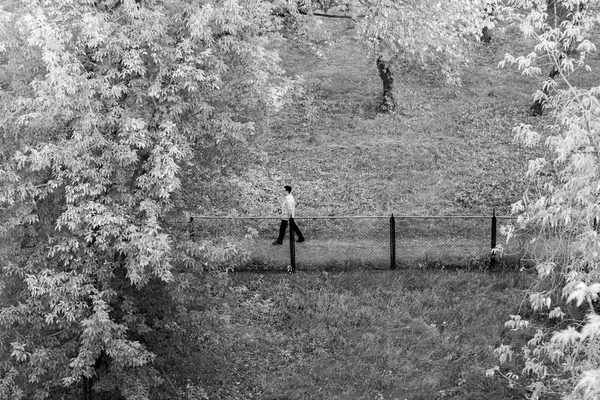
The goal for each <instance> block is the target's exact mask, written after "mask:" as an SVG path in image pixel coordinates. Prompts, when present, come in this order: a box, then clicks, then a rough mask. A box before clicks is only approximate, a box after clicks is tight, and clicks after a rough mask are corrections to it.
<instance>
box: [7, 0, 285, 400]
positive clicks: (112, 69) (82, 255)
mask: <svg viewBox="0 0 600 400" xmlns="http://www.w3.org/2000/svg"><path fill="white" fill-rule="evenodd" d="M272 8H273V5H272V4H271V3H268V2H259V1H252V0H251V1H225V2H218V3H206V4H204V3H203V4H200V3H199V2H194V1H177V0H172V1H150V0H148V1H133V0H123V1H120V0H119V1H113V0H106V1H84V2H81V1H73V0H61V1H54V0H53V1H39V2H30V1H13V2H3V4H2V9H1V11H0V21H1V28H0V29H1V31H2V42H1V44H0V51H1V53H0V62H1V65H0V71H1V74H0V80H1V82H0V84H1V85H2V92H1V93H2V94H1V96H2V97H1V99H0V109H1V111H0V113H1V115H2V117H1V119H2V124H1V126H0V134H1V136H0V137H1V138H2V146H1V147H2V159H1V166H0V180H1V181H2V185H1V189H0V217H1V220H2V223H1V224H0V225H1V226H2V232H1V234H2V242H1V244H2V252H3V257H2V260H3V261H2V282H3V283H2V290H1V293H2V294H0V300H1V306H2V309H1V311H0V326H1V328H0V332H1V333H0V354H1V359H2V363H1V364H0V371H1V373H0V376H1V377H2V378H0V398H6V399H9V398H10V399H19V398H38V399H42V398H46V397H48V396H49V395H50V394H51V393H53V391H57V390H61V388H62V387H69V386H73V385H82V387H83V391H84V393H87V394H89V393H91V390H92V386H93V388H94V391H101V392H102V391H103V392H106V393H112V392H116V393H119V394H120V395H122V396H124V397H125V398H128V399H142V398H147V397H148V393H149V390H150V388H151V387H152V386H153V385H155V384H156V381H157V379H156V378H157V377H156V373H155V372H153V369H152V368H151V367H150V364H151V363H152V361H153V359H154V358H155V355H154V354H153V353H152V349H151V348H149V344H148V341H147V340H146V339H145V336H146V334H147V333H148V332H149V331H152V330H153V329H155V328H156V327H155V326H152V323H151V322H150V321H149V320H147V319H146V318H147V316H145V314H144V312H143V311H142V310H143V309H145V308H146V307H145V306H144V303H145V302H147V301H148V298H147V296H148V293H146V292H147V291H148V290H149V289H146V288H148V287H153V286H152V285H154V286H156V283H157V282H158V283H161V282H162V285H166V284H170V285H175V284H177V280H178V278H177V274H176V273H177V272H178V271H179V272H180V271H181V270H182V268H183V270H185V269H186V268H188V269H189V268H204V267H203V266H204V265H206V259H204V260H203V258H202V257H199V256H198V257H194V255H195V254H197V253H198V250H197V249H191V250H190V245H189V243H188V242H189V241H188V240H187V239H186V237H185V235H183V236H182V235H179V237H177V235H178V233H177V232H179V231H181V229H178V226H177V223H174V221H175V222H176V221H177V219H176V218H175V217H174V215H179V214H178V210H179V209H180V208H181V205H182V204H181V202H182V200H181V174H182V170H184V169H185V168H189V163H190V160H192V159H197V158H202V157H203V154H204V155H207V154H209V153H210V152H211V151H212V149H213V148H214V146H215V144H219V143H221V145H222V146H225V144H226V143H237V142H243V141H244V140H245V138H246V137H247V136H248V135H251V134H252V132H253V129H254V124H253V121H254V120H256V119H258V118H257V116H260V115H261V113H264V112H265V110H267V109H269V108H272V107H274V106H276V105H277V104H278V102H279V101H280V100H281V98H282V96H283V95H284V94H285V91H286V88H287V87H288V83H289V82H288V81H289V80H287V79H286V78H285V77H283V75H282V71H281V70H280V68H279V67H278V66H277V60H278V58H277V55H276V53H274V52H273V51H270V50H269V49H268V48H267V45H268V44H269V43H270V41H271V40H273V35H275V34H276V31H277V28H278V27H277V20H276V19H270V18H268V16H269V15H270V14H271V10H272ZM176 238H177V240H176ZM183 260H186V261H183ZM194 260H195V261H194ZM158 287H160V284H159V285H158ZM145 291H146V292H145ZM163 295H165V296H166V294H164V293H163ZM144 296H146V297H144ZM167 297H168V296H167ZM111 398H114V397H111Z"/></svg>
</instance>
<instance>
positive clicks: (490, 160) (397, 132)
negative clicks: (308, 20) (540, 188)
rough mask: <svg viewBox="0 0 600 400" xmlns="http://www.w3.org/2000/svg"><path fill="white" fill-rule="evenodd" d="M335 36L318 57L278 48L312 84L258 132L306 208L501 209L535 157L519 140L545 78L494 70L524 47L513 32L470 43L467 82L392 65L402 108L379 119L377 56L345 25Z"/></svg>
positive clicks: (515, 195) (334, 25) (334, 26)
mask: <svg viewBox="0 0 600 400" xmlns="http://www.w3.org/2000/svg"><path fill="white" fill-rule="evenodd" d="M325 23H327V24H328V26H329V29H331V30H332V34H333V35H334V37H335V35H338V36H340V39H338V40H337V41H336V43H335V45H333V46H332V47H331V48H330V49H329V52H328V53H327V54H326V56H325V58H318V57H316V56H315V55H314V54H312V53H311V52H309V51H302V48H301V47H300V48H299V47H298V46H293V47H292V46H291V47H290V48H287V49H283V50H282V58H283V60H284V61H285V67H286V70H287V71H288V73H289V74H290V75H300V76H302V77H303V78H304V80H305V81H306V86H307V88H308V90H307V92H306V93H305V95H304V96H303V98H302V99H301V100H300V101H299V102H298V103H297V104H295V105H293V106H290V107H288V108H287V109H285V110H283V111H282V112H281V113H279V115H278V116H277V117H276V118H275V119H274V121H273V123H272V124H271V130H270V132H268V133H267V134H266V135H265V136H264V137H263V138H262V139H261V143H262V145H263V148H264V149H265V150H266V152H267V153H268V154H269V162H268V168H269V169H270V171H271V173H272V174H273V175H274V176H276V177H278V178H280V180H281V181H283V182H288V183H290V184H292V185H293V186H295V187H296V188H297V189H296V194H297V196H298V197H299V198H301V199H302V200H303V204H302V208H301V210H302V212H303V213H304V214H305V215H306V214H308V215H314V214H321V213H329V214H342V213H359V214H360V213H365V212H367V213H373V214H377V213H389V212H396V213H400V214H418V215H431V214H456V213H465V212H476V213H479V212H485V213H488V212H489V211H490V210H491V209H492V208H494V207H495V208H497V209H501V210H502V211H504V212H506V211H508V209H509V205H510V204H511V203H512V202H514V201H516V200H518V199H519V198H520V195H521V193H522V189H523V187H524V186H523V179H522V178H521V176H522V174H523V171H524V168H525V166H526V163H527V160H528V159H529V158H530V157H531V156H532V152H531V151H528V150H526V149H523V148H521V147H520V146H518V145H515V144H514V143H513V134H512V128H513V127H514V126H516V125H517V124H518V123H519V122H526V123H532V124H537V125H539V124H540V123H541V120H540V119H536V118H533V117H528V116H527V114H526V111H527V109H528V107H529V105H530V102H531V95H532V94H533V93H534V92H535V90H536V89H537V85H538V83H537V82H535V81H533V80H532V79H531V78H527V77H523V76H521V75H520V74H519V73H518V72H516V71H514V70H511V69H503V70H499V69H498V68H497V65H498V62H499V61H500V60H502V59H503V57H504V54H505V53H506V52H507V51H511V52H514V53H519V52H520V51H522V50H524V46H525V43H521V42H520V41H518V40H517V38H518V34H517V33H516V32H515V31H511V30H507V31H504V32H499V33H497V37H496V38H495V40H494V42H493V43H492V44H491V45H489V46H484V45H480V46H478V47H476V48H475V50H474V55H473V60H472V62H471V64H470V65H468V66H467V67H466V69H465V70H464V73H463V75H462V86H461V87H448V86H447V85H446V84H445V83H444V82H443V78H442V77H441V76H439V75H438V74H435V73H434V72H432V71H428V70H423V69H421V68H420V67H418V66H411V65H402V64H400V65H397V66H396V68H395V77H396V79H395V82H396V90H395V97H396V99H397V102H398V112H397V113H396V114H394V115H377V114H376V113H375V109H376V106H377V104H378V101H379V96H380V92H381V81H380V79H379V77H378V75H377V70H376V68H375V65H374V62H373V61H372V59H371V58H369V57H367V54H366V53H365V52H364V51H363V50H362V48H361V47H360V46H359V45H358V44H357V43H356V41H355V40H354V39H353V38H352V37H351V36H349V35H348V32H351V31H348V30H347V29H345V28H346V26H345V24H347V23H346V22H344V21H342V22H332V21H325Z"/></svg>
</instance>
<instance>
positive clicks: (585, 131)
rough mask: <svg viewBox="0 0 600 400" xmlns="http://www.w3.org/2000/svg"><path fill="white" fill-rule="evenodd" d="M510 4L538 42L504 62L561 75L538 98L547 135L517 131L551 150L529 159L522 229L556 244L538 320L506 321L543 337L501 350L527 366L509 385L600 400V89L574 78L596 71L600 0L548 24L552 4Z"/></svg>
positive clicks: (539, 292)
mask: <svg viewBox="0 0 600 400" xmlns="http://www.w3.org/2000/svg"><path fill="white" fill-rule="evenodd" d="M508 3H509V4H510V5H513V6H520V7H525V8H526V11H527V12H526V13H523V14H522V15H521V17H522V18H520V23H521V24H522V25H521V26H522V29H523V30H524V32H525V33H526V34H527V35H528V36H529V37H532V38H534V39H535V41H536V46H535V49H534V51H533V52H531V53H529V54H528V55H526V56H519V57H513V56H511V55H507V56H506V59H505V62H509V63H514V64H517V65H518V67H519V68H520V69H521V70H522V71H523V73H525V74H528V75H533V76H539V75H540V74H541V68H540V67H541V66H542V65H543V63H550V65H554V66H555V67H556V69H557V70H558V74H559V78H560V79H557V80H552V81H547V82H546V83H545V85H548V87H549V88H550V89H551V90H550V91H549V93H550V96H546V94H544V93H542V94H538V95H543V96H546V98H545V100H546V101H547V102H548V103H547V104H548V106H549V108H550V109H551V110H552V120H551V122H550V124H549V125H548V126H546V127H545V128H544V129H543V130H534V129H533V128H532V127H531V126H528V125H524V124H522V125H520V126H518V127H517V128H515V133H516V139H517V140H519V141H522V142H524V143H525V144H527V145H536V144H538V143H544V144H545V145H546V146H547V147H548V148H549V150H550V152H551V153H550V155H549V156H548V157H545V158H544V157H540V158H537V159H534V160H532V161H531V162H530V165H529V170H528V172H527V175H528V177H529V179H530V188H529V190H528V191H527V192H526V193H525V196H524V198H523V200H522V201H521V202H519V203H517V204H516V205H515V207H514V208H515V211H518V212H520V213H521V216H520V224H521V226H523V227H524V226H529V227H535V229H537V230H538V232H539V235H538V236H539V239H538V240H540V241H546V242H549V243H551V245H552V251H551V252H545V253H543V254H539V255H538V256H539V257H538V260H537V261H538V263H537V266H536V269H537V273H538V284H537V285H536V286H535V287H534V291H533V292H532V293H531V295H530V303H531V311H532V312H533V313H534V314H533V315H530V316H531V317H532V321H526V320H525V318H522V317H521V316H520V315H515V316H513V317H512V320H511V321H509V322H507V326H509V327H511V328H512V329H514V330H518V329H530V330H532V329H533V330H535V333H533V332H532V333H531V337H530V340H529V341H528V343H527V346H525V347H524V348H523V349H522V350H521V352H520V353H518V355H517V353H516V352H513V350H512V349H510V348H508V347H501V348H499V349H498V353H499V354H500V361H503V360H506V359H509V358H511V357H517V356H518V357H520V359H521V360H522V362H523V363H524V368H523V369H522V371H520V372H518V373H517V374H515V373H512V375H511V376H509V381H510V382H512V383H515V382H516V379H517V378H518V377H519V376H522V377H524V380H525V382H526V383H527V386H528V389H529V390H530V397H531V398H533V399H538V398H542V397H546V396H563V397H564V398H568V399H596V398H598V395H599V394H600V378H599V377H600V374H599V371H600V357H599V354H598V337H599V334H600V324H599V323H598V316H597V314H596V310H595V308H596V300H597V297H598V292H599V291H600V285H599V284H598V282H600V259H599V254H600V252H599V251H598V243H599V242H598V222H599V221H600V219H599V217H600V214H599V212H600V208H599V204H598V197H599V195H600V193H599V188H600V177H599V175H598V162H599V160H598V128H599V126H598V120H599V117H600V114H599V113H600V103H599V102H598V93H599V88H598V87H593V86H592V87H584V88H579V87H577V86H575V85H576V83H575V82H578V81H579V82H581V81H582V77H581V76H582V75H584V74H585V71H589V70H591V69H590V67H589V66H588V59H589V53H591V52H593V51H595V49H596V46H595V44H594V41H595V36H593V35H592V34H593V31H594V28H595V24H596V22H597V12H598V11H597V10H598V5H599V4H598V2H596V1H563V2H554V3H550V4H551V5H556V3H558V4H559V5H560V6H561V7H563V8H564V9H566V10H568V13H569V18H567V19H565V20H564V21H563V22H562V23H560V24H555V23H554V20H555V19H554V18H548V16H549V15H548V12H549V7H548V8H547V6H548V4H549V3H547V2H546V1H535V2H520V1H511V2H508ZM550 11H551V10H550ZM503 63H504V62H503ZM584 314H585V316H584ZM553 321H560V322H559V323H557V324H554V323H553ZM496 371H497V369H496ZM490 373H493V371H490Z"/></svg>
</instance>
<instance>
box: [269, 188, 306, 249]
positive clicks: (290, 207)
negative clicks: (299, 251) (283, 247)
mask: <svg viewBox="0 0 600 400" xmlns="http://www.w3.org/2000/svg"><path fill="white" fill-rule="evenodd" d="M283 188H284V189H285V197H284V198H283V201H282V202H281V225H280V226H279V237H278V238H277V240H275V241H274V242H273V244H274V245H277V244H283V238H284V237H285V230H286V229H287V226H288V219H290V218H294V212H295V211H296V200H294V196H292V187H291V186H287V185H286V186H284V187H283ZM292 225H293V226H292V227H291V228H290V229H294V232H296V235H297V236H298V240H296V241H297V242H298V243H302V242H304V236H302V232H300V229H298V225H296V223H294V224H292Z"/></svg>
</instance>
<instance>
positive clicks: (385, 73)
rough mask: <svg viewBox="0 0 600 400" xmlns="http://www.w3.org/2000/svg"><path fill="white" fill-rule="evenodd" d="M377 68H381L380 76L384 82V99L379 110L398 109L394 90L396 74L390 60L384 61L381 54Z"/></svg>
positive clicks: (382, 111) (380, 111) (387, 111)
mask: <svg viewBox="0 0 600 400" xmlns="http://www.w3.org/2000/svg"><path fill="white" fill-rule="evenodd" d="M377 69H378V70H379V77H380V78H381V81H382V82H383V99H382V101H381V104H380V105H379V107H377V112H379V113H389V112H392V111H394V110H395V109H396V102H395V100H394V94H393V93H392V90H393V88H394V75H393V74H392V71H391V70H390V65H389V63H388V62H386V61H384V60H383V59H382V58H381V56H379V57H377Z"/></svg>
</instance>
